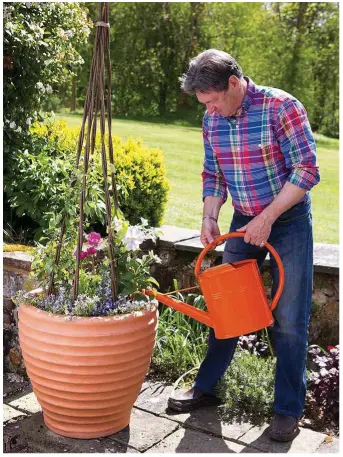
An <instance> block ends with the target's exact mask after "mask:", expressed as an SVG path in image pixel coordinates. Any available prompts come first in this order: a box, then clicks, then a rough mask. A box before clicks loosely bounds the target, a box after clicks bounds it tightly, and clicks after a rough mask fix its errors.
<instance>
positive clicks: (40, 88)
mask: <svg viewBox="0 0 343 457" xmlns="http://www.w3.org/2000/svg"><path fill="white" fill-rule="evenodd" d="M36 87H37V89H39V90H44V91H45V88H44V84H43V83H42V82H40V81H39V82H38V83H37V84H36Z"/></svg>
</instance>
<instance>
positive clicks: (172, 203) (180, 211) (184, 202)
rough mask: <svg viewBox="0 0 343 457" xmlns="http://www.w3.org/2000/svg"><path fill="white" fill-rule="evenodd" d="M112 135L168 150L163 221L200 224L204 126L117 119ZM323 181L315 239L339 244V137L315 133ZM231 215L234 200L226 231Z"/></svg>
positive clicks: (226, 212) (224, 219) (68, 117)
mask: <svg viewBox="0 0 343 457" xmlns="http://www.w3.org/2000/svg"><path fill="white" fill-rule="evenodd" d="M56 119H57V120H65V121H66V122H67V123H68V125H69V126H70V127H76V126H77V127H80V126H81V122H82V118H81V116H80V115H73V114H67V113H63V114H62V113H61V114H57V115H56ZM112 131H113V134H115V135H117V136H119V137H121V138H123V139H126V138H128V137H133V138H141V139H142V140H143V141H144V143H146V144H147V145H148V146H150V147H158V148H160V149H161V150H162V151H163V153H164V160H165V164H166V170H167V178H168V181H169V183H170V194H169V202H168V205H167V210H166V213H165V218H164V224H167V225H175V226H178V227H183V228H191V229H200V226H201V215H202V195H201V194H202V183H201V176H200V175H201V172H202V163H203V145H202V135H201V128H200V126H199V127H192V126H191V125H186V123H185V122H183V121H182V122H181V121H180V123H179V124H178V123H177V122H176V121H173V123H169V121H168V123H167V121H165V122H161V123H157V122H156V120H154V121H153V122H152V121H151V122H147V121H141V120H132V119H113V122H112ZM316 140H317V146H318V163H319V166H320V172H321V182H320V184H319V185H318V186H315V187H314V188H313V189H312V191H311V194H312V202H313V218H314V240H315V242H317V243H318V242H320V243H337V244H338V242H339V241H338V240H339V237H338V217H339V216H338V214H339V190H338V182H339V178H338V156H339V141H338V140H336V139H333V138H327V137H325V136H323V135H316ZM231 215H232V207H231V202H230V199H228V201H227V203H226V204H225V205H224V206H223V208H222V210H221V213H220V219H219V226H220V230H221V232H222V233H225V232H227V230H228V228H229V225H230V221H231Z"/></svg>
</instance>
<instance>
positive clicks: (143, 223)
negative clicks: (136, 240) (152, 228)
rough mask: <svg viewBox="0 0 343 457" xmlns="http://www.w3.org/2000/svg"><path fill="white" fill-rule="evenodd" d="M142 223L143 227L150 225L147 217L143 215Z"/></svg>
mask: <svg viewBox="0 0 343 457" xmlns="http://www.w3.org/2000/svg"><path fill="white" fill-rule="evenodd" d="M141 221H142V225H143V227H146V226H147V225H148V221H147V219H144V217H141Z"/></svg>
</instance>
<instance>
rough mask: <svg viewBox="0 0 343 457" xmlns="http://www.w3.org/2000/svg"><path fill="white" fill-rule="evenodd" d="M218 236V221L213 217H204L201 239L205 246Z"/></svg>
mask: <svg viewBox="0 0 343 457" xmlns="http://www.w3.org/2000/svg"><path fill="white" fill-rule="evenodd" d="M218 236H220V230H219V227H218V223H217V222H215V221H214V220H212V219H208V218H206V219H203V221H202V227H201V235H200V241H201V242H202V244H203V246H204V247H206V246H207V245H208V244H210V243H212V241H214V239H215V238H217V237H218Z"/></svg>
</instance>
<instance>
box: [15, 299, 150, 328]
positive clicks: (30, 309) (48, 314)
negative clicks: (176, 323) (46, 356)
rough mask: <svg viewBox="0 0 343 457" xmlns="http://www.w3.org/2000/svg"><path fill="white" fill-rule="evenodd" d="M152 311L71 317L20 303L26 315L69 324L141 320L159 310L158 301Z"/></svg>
mask: <svg viewBox="0 0 343 457" xmlns="http://www.w3.org/2000/svg"><path fill="white" fill-rule="evenodd" d="M150 304H151V306H152V309H140V310H137V311H132V312H130V313H125V314H117V315H115V316H71V315H68V314H54V313H52V312H49V311H45V310H43V309H39V308H37V307H36V306H33V305H30V304H28V303H20V304H19V307H18V308H19V310H20V308H23V310H25V312H26V313H29V314H30V315H31V316H33V317H34V316H35V315H38V314H40V318H46V319H47V318H49V319H51V318H52V319H56V320H58V321H63V322H68V323H76V322H79V323H89V322H110V321H121V320H124V319H130V318H132V319H133V318H139V317H144V316H146V315H147V314H155V313H156V311H157V310H158V301H157V300H152V301H151V302H150Z"/></svg>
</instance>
